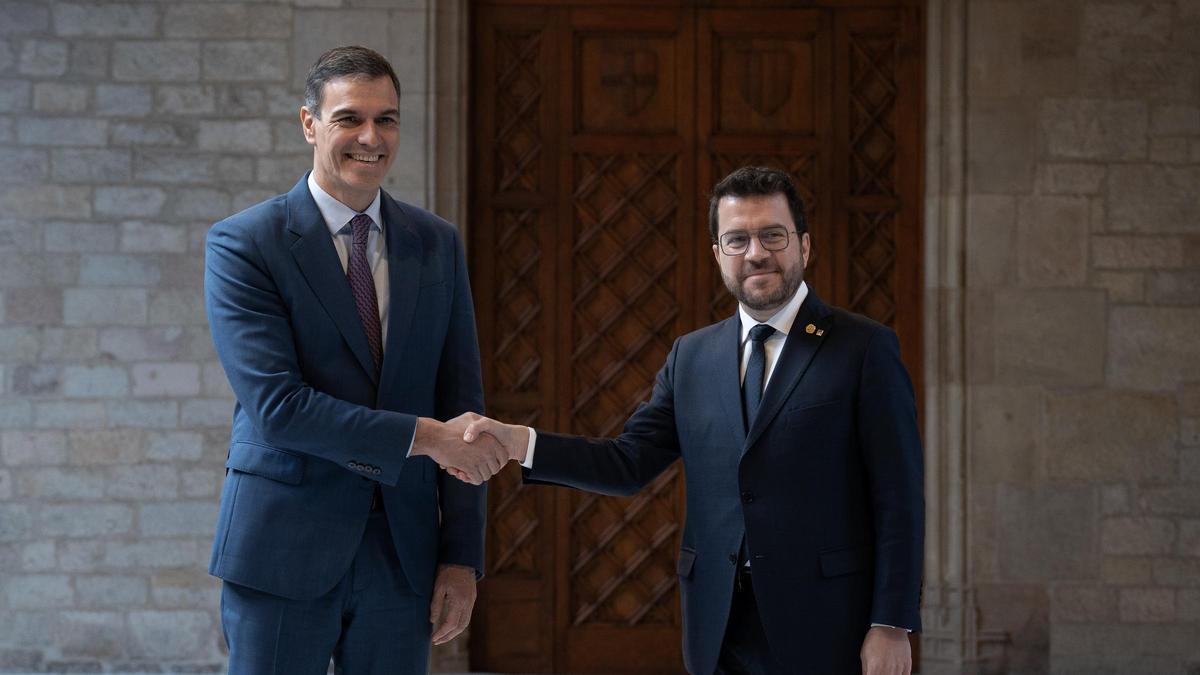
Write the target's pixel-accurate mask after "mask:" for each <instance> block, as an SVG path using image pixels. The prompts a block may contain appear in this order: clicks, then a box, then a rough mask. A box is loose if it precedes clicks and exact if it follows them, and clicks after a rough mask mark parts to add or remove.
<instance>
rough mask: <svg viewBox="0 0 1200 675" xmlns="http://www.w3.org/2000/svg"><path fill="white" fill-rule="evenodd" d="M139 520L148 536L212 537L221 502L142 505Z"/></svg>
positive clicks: (141, 529) (141, 530) (139, 509)
mask: <svg viewBox="0 0 1200 675" xmlns="http://www.w3.org/2000/svg"><path fill="white" fill-rule="evenodd" d="M138 523H139V528H140V529H139V531H140V533H141V535H142V536H144V537H211V536H212V534H213V531H214V529H215V527H216V523H217V505H216V504H214V503H212V502H211V501H196V502H184V501H180V502H173V503H168V504H141V505H139V506H138Z"/></svg>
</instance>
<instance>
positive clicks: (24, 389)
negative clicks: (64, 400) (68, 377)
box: [10, 364, 63, 397]
mask: <svg viewBox="0 0 1200 675" xmlns="http://www.w3.org/2000/svg"><path fill="white" fill-rule="evenodd" d="M62 381H63V373H62V369H61V368H60V367H58V366H53V365H36V364H35V365H19V366H16V367H15V368H13V369H12V383H11V385H10V388H11V390H12V392H13V393H14V394H20V395H21V396H42V397H45V396H55V395H58V394H60V393H62Z"/></svg>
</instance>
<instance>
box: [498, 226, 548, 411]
mask: <svg viewBox="0 0 1200 675" xmlns="http://www.w3.org/2000/svg"><path fill="white" fill-rule="evenodd" d="M495 255H496V268H497V274H496V282H497V285H498V288H497V289H496V295H495V297H496V305H495V309H496V344H495V345H494V346H493V347H492V354H493V358H494V359H495V365H496V370H495V372H496V378H497V380H498V382H497V383H496V384H497V385H498V386H497V387H496V389H499V390H500V391H508V392H527V391H533V390H535V389H536V388H537V383H538V375H539V372H540V367H541V364H542V359H541V355H540V351H539V349H538V344H537V341H538V328H539V326H538V323H539V320H540V318H541V315H542V301H541V298H539V297H538V274H539V271H540V270H539V267H540V265H541V260H542V254H541V247H540V244H539V242H538V212H537V211H536V210H533V209H527V210H522V211H509V210H497V211H496V251H495Z"/></svg>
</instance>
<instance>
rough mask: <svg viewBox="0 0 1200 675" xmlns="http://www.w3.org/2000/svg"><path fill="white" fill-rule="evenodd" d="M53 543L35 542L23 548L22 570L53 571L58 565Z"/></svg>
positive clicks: (55, 548) (56, 548)
mask: <svg viewBox="0 0 1200 675" xmlns="http://www.w3.org/2000/svg"><path fill="white" fill-rule="evenodd" d="M57 550H58V547H57V546H56V545H55V543H54V542H53V541H34V542H30V543H28V544H25V545H23V546H21V569H23V570H25V571H26V572H45V571H47V570H53V569H54V568H55V567H56V566H57V564H58V556H57V555H56V551H57Z"/></svg>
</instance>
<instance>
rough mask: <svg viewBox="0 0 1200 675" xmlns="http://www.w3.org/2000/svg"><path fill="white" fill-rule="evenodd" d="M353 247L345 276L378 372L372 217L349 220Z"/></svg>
mask: <svg viewBox="0 0 1200 675" xmlns="http://www.w3.org/2000/svg"><path fill="white" fill-rule="evenodd" d="M350 228H351V233H352V235H353V239H354V242H353V245H352V246H351V247H350V263H349V264H348V265H347V266H346V276H347V277H348V278H349V279H350V291H351V292H352V293H354V305H355V307H357V308H358V318H360V319H362V324H363V330H364V331H366V333H367V344H368V345H370V347H371V359H372V360H373V361H374V362H375V371H376V372H378V371H379V367H380V364H382V363H383V332H382V330H381V329H380V326H379V300H378V299H376V297H375V276H374V275H373V274H371V265H370V263H369V262H367V234H369V233H370V231H371V216H368V215H367V214H365V213H360V214H358V215H357V216H354V217H353V218H351V219H350Z"/></svg>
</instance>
